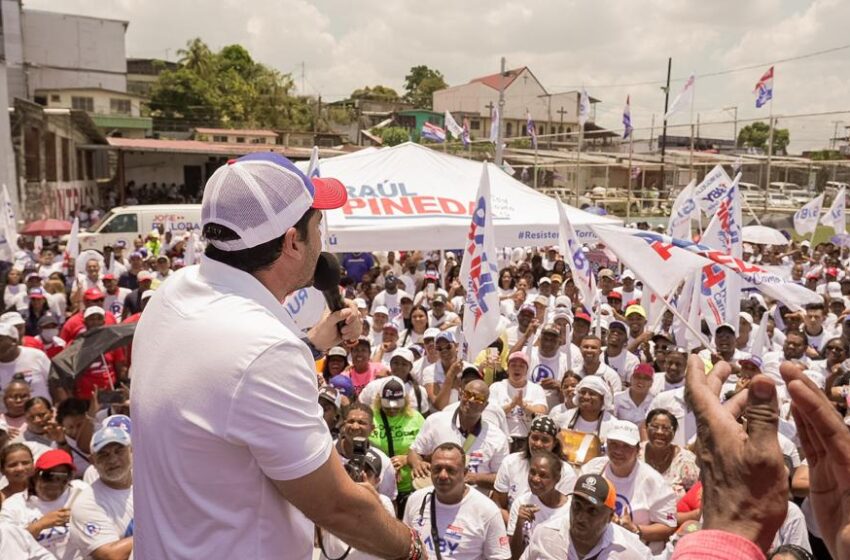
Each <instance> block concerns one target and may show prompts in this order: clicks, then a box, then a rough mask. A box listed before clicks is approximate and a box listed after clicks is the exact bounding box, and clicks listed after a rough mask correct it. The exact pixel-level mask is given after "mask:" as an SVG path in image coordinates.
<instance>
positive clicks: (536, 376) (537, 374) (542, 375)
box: [531, 364, 555, 383]
mask: <svg viewBox="0 0 850 560" xmlns="http://www.w3.org/2000/svg"><path fill="white" fill-rule="evenodd" d="M554 378H555V373H554V372H553V371H552V368H550V367H549V366H547V365H544V364H537V365H536V366H534V368H533V369H532V370H531V380H532V381H533V382H535V383H540V381H542V380H543V379H554Z"/></svg>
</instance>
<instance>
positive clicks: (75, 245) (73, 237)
mask: <svg viewBox="0 0 850 560" xmlns="http://www.w3.org/2000/svg"><path fill="white" fill-rule="evenodd" d="M65 254H66V255H68V256H69V257H70V258H71V261H72V262H74V261H76V259H77V257H79V256H80V218H79V217H77V216H75V217H74V223H73V224H72V225H71V234H70V235H69V236H68V246H67V247H66V248H65Z"/></svg>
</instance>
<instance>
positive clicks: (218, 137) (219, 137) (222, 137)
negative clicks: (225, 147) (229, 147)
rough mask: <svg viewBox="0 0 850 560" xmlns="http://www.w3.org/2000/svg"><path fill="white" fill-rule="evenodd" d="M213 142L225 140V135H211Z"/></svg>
mask: <svg viewBox="0 0 850 560" xmlns="http://www.w3.org/2000/svg"><path fill="white" fill-rule="evenodd" d="M213 142H227V136H218V135H216V136H213Z"/></svg>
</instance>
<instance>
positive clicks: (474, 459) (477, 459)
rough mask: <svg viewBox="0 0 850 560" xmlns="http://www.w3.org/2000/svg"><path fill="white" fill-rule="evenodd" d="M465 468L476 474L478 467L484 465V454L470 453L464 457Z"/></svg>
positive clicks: (478, 452)
mask: <svg viewBox="0 0 850 560" xmlns="http://www.w3.org/2000/svg"><path fill="white" fill-rule="evenodd" d="M466 463H467V465H466V466H467V467H468V468H469V470H470V471H472V472H476V473H477V472H478V467H479V466H480V465H481V464H482V463H484V454H483V453H482V452H480V451H472V452H470V453H469V455H467V456H466Z"/></svg>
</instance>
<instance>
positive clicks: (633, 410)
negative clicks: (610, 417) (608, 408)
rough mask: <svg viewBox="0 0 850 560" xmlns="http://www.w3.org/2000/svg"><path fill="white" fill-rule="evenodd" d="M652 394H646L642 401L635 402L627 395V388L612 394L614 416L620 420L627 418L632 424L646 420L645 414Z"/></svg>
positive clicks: (638, 423) (648, 409) (650, 402)
mask: <svg viewBox="0 0 850 560" xmlns="http://www.w3.org/2000/svg"><path fill="white" fill-rule="evenodd" d="M651 404H652V394H648V395H646V398H644V399H643V402H642V403H640V404H635V401H633V400H632V397H631V396H630V395H629V390H628V389H626V390H625V391H620V392H619V393H617V394H616V395H614V416H616V417H617V418H619V419H620V420H627V421H629V422H631V423H633V424H637V425H640V424H641V423H642V422H644V421H646V414H647V413H648V412H649V411H650V410H651V409H650V408H649V405H651Z"/></svg>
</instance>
